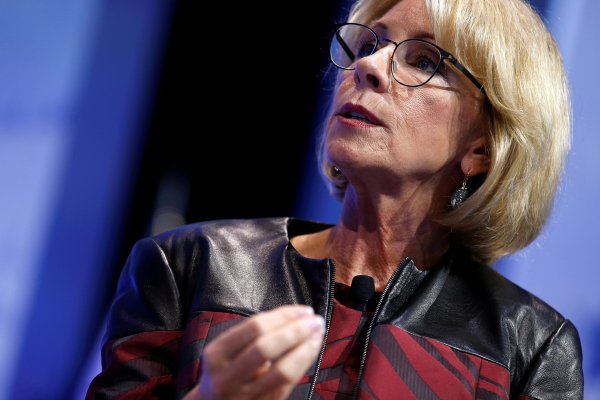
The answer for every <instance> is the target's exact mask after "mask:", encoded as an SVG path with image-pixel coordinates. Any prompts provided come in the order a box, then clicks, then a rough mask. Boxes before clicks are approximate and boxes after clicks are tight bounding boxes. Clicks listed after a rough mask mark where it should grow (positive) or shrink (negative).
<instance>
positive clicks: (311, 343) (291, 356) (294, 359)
mask: <svg viewBox="0 0 600 400" xmlns="http://www.w3.org/2000/svg"><path fill="white" fill-rule="evenodd" d="M322 343H323V336H322V335H321V336H320V337H318V336H313V337H311V339H310V340H306V341H304V342H302V344H300V345H299V346H296V347H295V348H294V349H293V350H291V351H290V352H288V353H287V354H285V355H284V356H282V357H281V358H279V359H278V360H277V361H276V362H275V363H273V365H272V366H271V368H270V369H269V371H267V372H266V373H264V374H263V376H261V377H260V378H258V379H256V380H255V381H253V382H251V383H249V384H247V385H244V393H248V394H250V395H251V396H261V395H263V394H265V393H277V394H278V396H277V397H276V398H281V399H285V398H287V396H289V394H290V393H291V391H292V389H293V388H294V386H295V385H296V384H297V383H298V381H299V380H300V379H301V378H302V376H303V375H304V374H305V373H306V371H307V370H308V368H310V366H311V365H312V364H313V362H314V361H315V360H316V358H317V355H318V354H319V350H320V349H321V345H322ZM279 394H281V397H279Z"/></svg>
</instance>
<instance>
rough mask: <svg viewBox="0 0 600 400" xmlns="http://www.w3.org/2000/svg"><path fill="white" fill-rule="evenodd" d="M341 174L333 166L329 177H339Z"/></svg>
mask: <svg viewBox="0 0 600 400" xmlns="http://www.w3.org/2000/svg"><path fill="white" fill-rule="evenodd" d="M341 173H342V171H340V169H339V168H338V167H336V166H335V165H332V166H331V175H333V176H339V175H340V174H341Z"/></svg>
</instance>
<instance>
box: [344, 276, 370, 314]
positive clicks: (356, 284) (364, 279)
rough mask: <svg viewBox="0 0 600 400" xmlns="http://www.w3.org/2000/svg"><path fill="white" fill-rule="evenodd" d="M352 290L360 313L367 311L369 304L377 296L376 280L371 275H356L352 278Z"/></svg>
mask: <svg viewBox="0 0 600 400" xmlns="http://www.w3.org/2000/svg"><path fill="white" fill-rule="evenodd" d="M350 290H351V291H352V295H353V296H354V298H355V299H356V300H357V301H358V303H359V306H358V309H359V311H367V303H368V301H369V300H371V297H373V294H375V280H373V278H371V277H370V276H369V275H356V276H355V277H354V278H352V284H351V285H350Z"/></svg>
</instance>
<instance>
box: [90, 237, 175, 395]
mask: <svg viewBox="0 0 600 400" xmlns="http://www.w3.org/2000/svg"><path fill="white" fill-rule="evenodd" d="M181 326H182V316H181V305H180V296H179V289H178V287H177V284H176V279H175V275H174V273H173V271H172V269H171V268H170V266H169V263H168V261H167V258H166V256H165V254H164V253H163V251H162V249H161V248H160V247H159V246H158V244H157V243H156V242H155V241H154V240H153V239H143V240H141V241H139V242H138V243H137V244H136V245H135V246H134V248H133V250H132V252H131V254H130V255H129V258H128V259H127V263H126V265H125V267H124V269H123V271H122V273H121V277H120V279H119V284H118V287H117V293H116V295H115V297H114V301H113V303H112V305H111V307H110V310H109V315H108V325H107V332H106V335H105V337H104V344H103V349H102V372H101V373H100V374H99V375H98V376H97V377H96V378H95V379H94V380H93V381H92V383H91V385H90V388H89V390H88V393H87V396H86V399H112V398H119V399H137V398H174V397H175V376H174V371H175V369H176V368H177V357H178V353H179V346H180V341H181V336H182V332H181V329H182V328H181Z"/></svg>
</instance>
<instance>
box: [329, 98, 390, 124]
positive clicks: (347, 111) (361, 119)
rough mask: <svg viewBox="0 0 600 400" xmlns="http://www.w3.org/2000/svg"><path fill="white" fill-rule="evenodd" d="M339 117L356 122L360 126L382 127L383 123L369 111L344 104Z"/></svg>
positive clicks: (357, 106)
mask: <svg viewBox="0 0 600 400" xmlns="http://www.w3.org/2000/svg"><path fill="white" fill-rule="evenodd" d="M338 115H339V116H340V117H342V118H344V119H346V120H350V121H354V122H356V123H358V124H359V125H365V126H366V125H370V126H376V125H381V122H380V121H379V120H378V119H377V118H376V117H375V116H374V115H373V114H371V113H370V112H369V111H368V110H367V109H365V108H364V107H362V106H359V105H355V104H350V103H347V104H344V105H343V106H342V107H341V108H340V110H339V112H338Z"/></svg>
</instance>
